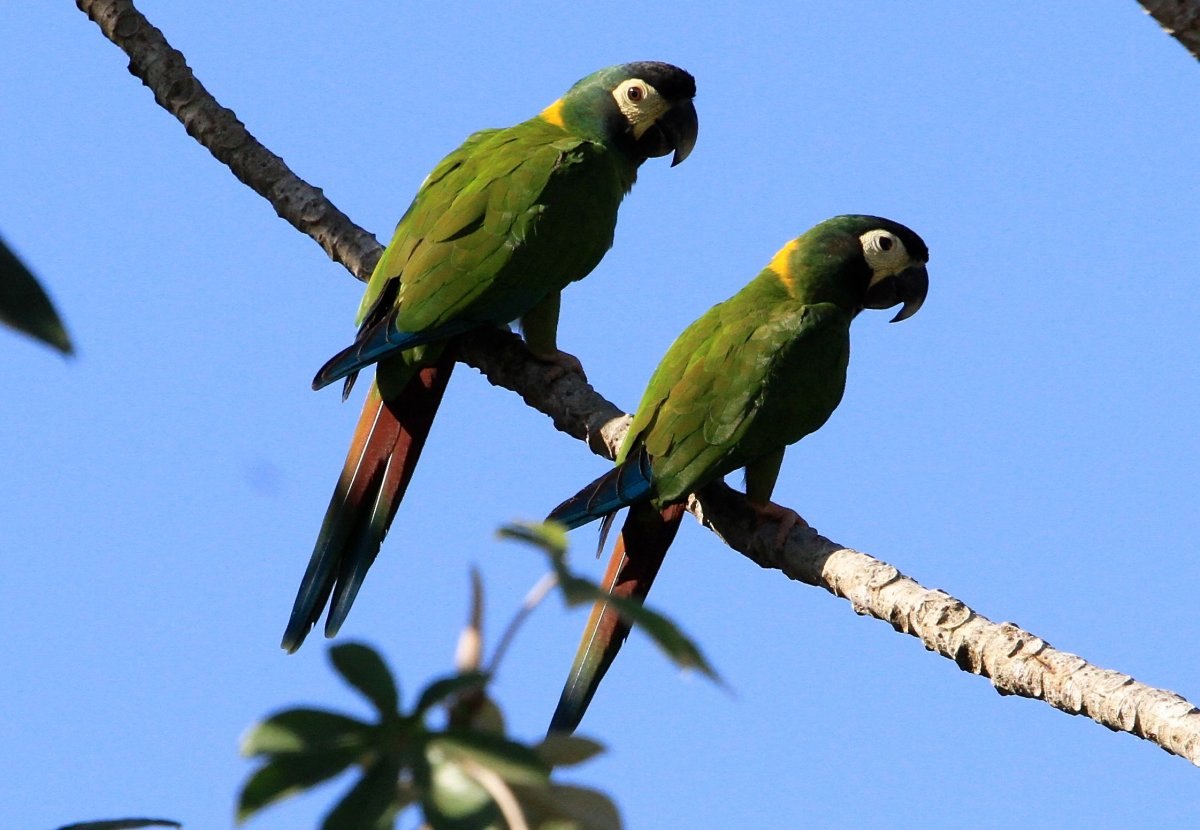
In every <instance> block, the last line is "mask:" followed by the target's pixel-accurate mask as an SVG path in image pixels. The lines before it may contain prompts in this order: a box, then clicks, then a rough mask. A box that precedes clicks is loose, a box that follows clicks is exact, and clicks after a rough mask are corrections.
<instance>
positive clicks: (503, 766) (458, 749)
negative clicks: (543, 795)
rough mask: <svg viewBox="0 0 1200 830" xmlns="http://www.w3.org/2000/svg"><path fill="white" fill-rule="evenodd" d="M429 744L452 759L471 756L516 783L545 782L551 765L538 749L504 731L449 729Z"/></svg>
mask: <svg viewBox="0 0 1200 830" xmlns="http://www.w3.org/2000/svg"><path fill="white" fill-rule="evenodd" d="M429 748H430V749H431V750H433V751H435V752H441V753H443V754H444V755H445V757H447V758H449V759H456V758H469V759H471V760H472V761H474V762H475V763H477V764H479V765H480V766H484V767H487V768H488V769H490V770H492V772H494V773H496V774H497V775H499V776H500V777H501V778H503V779H504V780H505V781H508V782H509V783H513V784H533V785H537V784H544V783H545V782H546V781H548V780H549V779H550V767H549V765H547V764H546V763H545V761H543V760H542V758H541V756H539V755H538V754H537V753H536V752H535V751H533V750H532V749H530V748H529V747H527V746H525V745H524V744H519V743H517V742H516V741H510V740H509V739H508V738H505V737H503V736H501V735H494V734H492V733H490V732H478V731H476V730H473V729H447V730H446V731H445V732H436V733H434V734H433V735H431V736H430V738H429Z"/></svg>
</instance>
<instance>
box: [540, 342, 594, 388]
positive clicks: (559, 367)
mask: <svg viewBox="0 0 1200 830" xmlns="http://www.w3.org/2000/svg"><path fill="white" fill-rule="evenodd" d="M534 357H536V358H537V359H538V360H540V361H542V362H543V363H549V364H550V371H549V377H548V378H547V379H548V380H549V381H550V382H551V383H553V382H554V381H556V380H558V379H559V378H561V377H562V376H563V375H565V374H567V373H568V372H575V373H577V374H578V375H579V376H580V377H581V378H583V379H584V380H587V373H586V372H584V371H583V364H582V363H580V362H579V358H577V357H576V356H575V355H573V354H568V353H567V352H564V351H562V350H561V349H556V350H555V351H554V352H553V353H551V354H548V355H546V354H535V355H534Z"/></svg>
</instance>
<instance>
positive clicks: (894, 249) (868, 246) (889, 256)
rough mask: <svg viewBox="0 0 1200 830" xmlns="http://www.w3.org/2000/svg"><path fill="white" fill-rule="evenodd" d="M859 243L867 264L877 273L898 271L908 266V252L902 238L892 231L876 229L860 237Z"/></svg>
mask: <svg viewBox="0 0 1200 830" xmlns="http://www.w3.org/2000/svg"><path fill="white" fill-rule="evenodd" d="M859 241H860V242H861V243H862V248H863V256H864V257H865V258H866V260H867V264H868V265H870V266H871V269H872V270H874V271H876V272H879V271H885V272H887V271H898V270H901V269H902V268H904V267H906V266H907V265H908V251H906V250H905V249H904V243H903V242H902V241H901V240H900V237H898V236H896V235H895V234H894V233H892V232H891V231H885V230H884V229H883V228H876V229H875V230H873V231H867V232H866V233H864V234H863V235H862V236H860V237H859Z"/></svg>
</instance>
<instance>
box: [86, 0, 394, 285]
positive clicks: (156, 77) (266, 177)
mask: <svg viewBox="0 0 1200 830" xmlns="http://www.w3.org/2000/svg"><path fill="white" fill-rule="evenodd" d="M75 5H77V6H78V7H79V9H80V10H81V11H82V12H84V14H86V15H87V16H88V17H90V18H91V19H92V20H93V21H95V23H96V25H98V26H99V27H100V31H102V32H103V33H104V36H105V37H107V38H108V39H109V40H111V41H112V42H113V43H115V44H117V46H119V47H120V48H121V50H122V51H124V52H125V54H126V55H128V56H129V71H130V73H131V74H133V75H134V76H136V77H138V78H140V79H141V81H142V83H143V84H145V85H146V86H148V87H149V88H150V91H151V92H153V93H154V100H155V101H157V102H158V105H159V106H161V107H162V108H163V109H165V110H166V111H167V112H169V113H171V114H172V115H174V116H175V117H176V118H178V119H179V121H180V123H182V124H183V127H184V129H185V130H187V133H188V135H190V136H191V137H192V138H194V139H196V141H198V142H200V144H201V146H203V147H205V148H207V149H208V151H209V152H210V153H212V154H213V155H214V156H215V157H216V158H217V160H218V161H220V162H221V163H222V164H224V165H225V166H226V167H228V168H229V169H230V171H232V172H233V175H235V176H237V177H238V179H239V180H240V181H241V182H242V183H243V184H245V185H246V186H248V187H249V188H250V189H251V190H253V191H254V192H255V193H257V194H258V195H259V196H262V197H263V198H264V199H266V200H267V201H268V202H270V203H271V206H272V207H273V208H275V212H276V213H277V214H279V216H280V217H281V218H282V219H284V220H286V221H288V222H290V223H291V224H292V226H293V227H295V228H296V230H298V231H300V232H301V233H303V234H305V235H306V236H310V237H312V238H313V239H314V240H316V242H317V244H318V245H320V246H321V247H322V248H324V249H325V253H327V254H329V256H330V257H332V258H333V259H334V260H336V261H337V262H340V263H341V264H342V265H345V266H346V267H347V268H348V269H349V270H350V273H351V274H353V275H354V276H356V277H357V278H358V279H360V280H366V279H367V277H368V276H370V274H371V269H372V268H374V267H375V261H376V260H377V259H379V254H380V252H381V251H382V248H381V247H380V245H379V243H378V242H377V241H376V240H375V237H374V236H372V235H371V234H369V233H367V232H366V231H365V230H363V229H362V228H360V227H359V226H358V225H356V224H354V223H353V222H351V221H350V219H349V217H347V216H346V214H344V213H342V212H341V211H340V210H338V209H337V208H336V207H334V205H333V203H332V202H330V201H329V200H328V199H326V198H325V194H324V193H322V192H321V190H320V188H317V187H313V186H312V185H310V184H308V183H307V182H305V181H303V180H302V179H300V178H299V177H298V176H297V175H296V174H295V173H293V172H292V171H291V170H290V169H289V168H288V166H287V165H286V164H284V162H283V159H281V158H280V157H279V156H277V155H275V154H274V153H272V152H271V151H270V150H268V149H267V148H266V147H264V146H263V145H262V144H261V143H259V141H258V139H256V138H255V137H254V136H252V135H250V133H249V131H248V130H247V129H246V125H245V124H243V123H242V122H241V121H239V120H238V117H237V115H235V114H234V112H233V110H230V109H226V108H225V107H223V106H221V105H220V104H218V103H217V101H216V99H215V98H213V97H212V95H211V94H209V91H208V90H207V89H205V88H204V85H203V84H201V83H200V82H199V81H198V80H196V77H195V76H194V75H193V74H192V70H191V68H190V67H189V66H188V65H187V61H186V60H184V57H183V55H182V54H180V53H179V52H178V51H176V50H175V49H172V48H171V44H169V43H167V39H166V38H165V37H163V33H162V32H160V31H159V30H158V29H156V28H155V27H154V26H152V25H151V24H150V21H148V20H146V18H145V17H144V16H142V13H141V12H139V11H138V10H137V9H135V8H134V7H133V3H132V2H130V0H76V3H75Z"/></svg>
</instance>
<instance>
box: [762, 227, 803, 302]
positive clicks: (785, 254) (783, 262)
mask: <svg viewBox="0 0 1200 830" xmlns="http://www.w3.org/2000/svg"><path fill="white" fill-rule="evenodd" d="M799 244H800V242H799V240H796V239H793V240H792V241H791V242H789V243H788V244H786V245H784V246H783V247H782V248H780V249H779V253H777V254H775V256H773V257H771V262H770V263H769V264H768V265H767V267H768V268H770V269H771V270H772V271H774V272H775V274H776V276H778V277H779V281H780V282H782V283H783V284H784V285H786V286H787V288H788V291H789V292H790V291H791V289H792V287H793V284H794V283H795V281H796V278H795V276H794V275H793V274H792V266H791V264H790V263H789V262H788V260H789V259H791V257H792V252H793V251H795V250H796V246H797V245H799Z"/></svg>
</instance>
